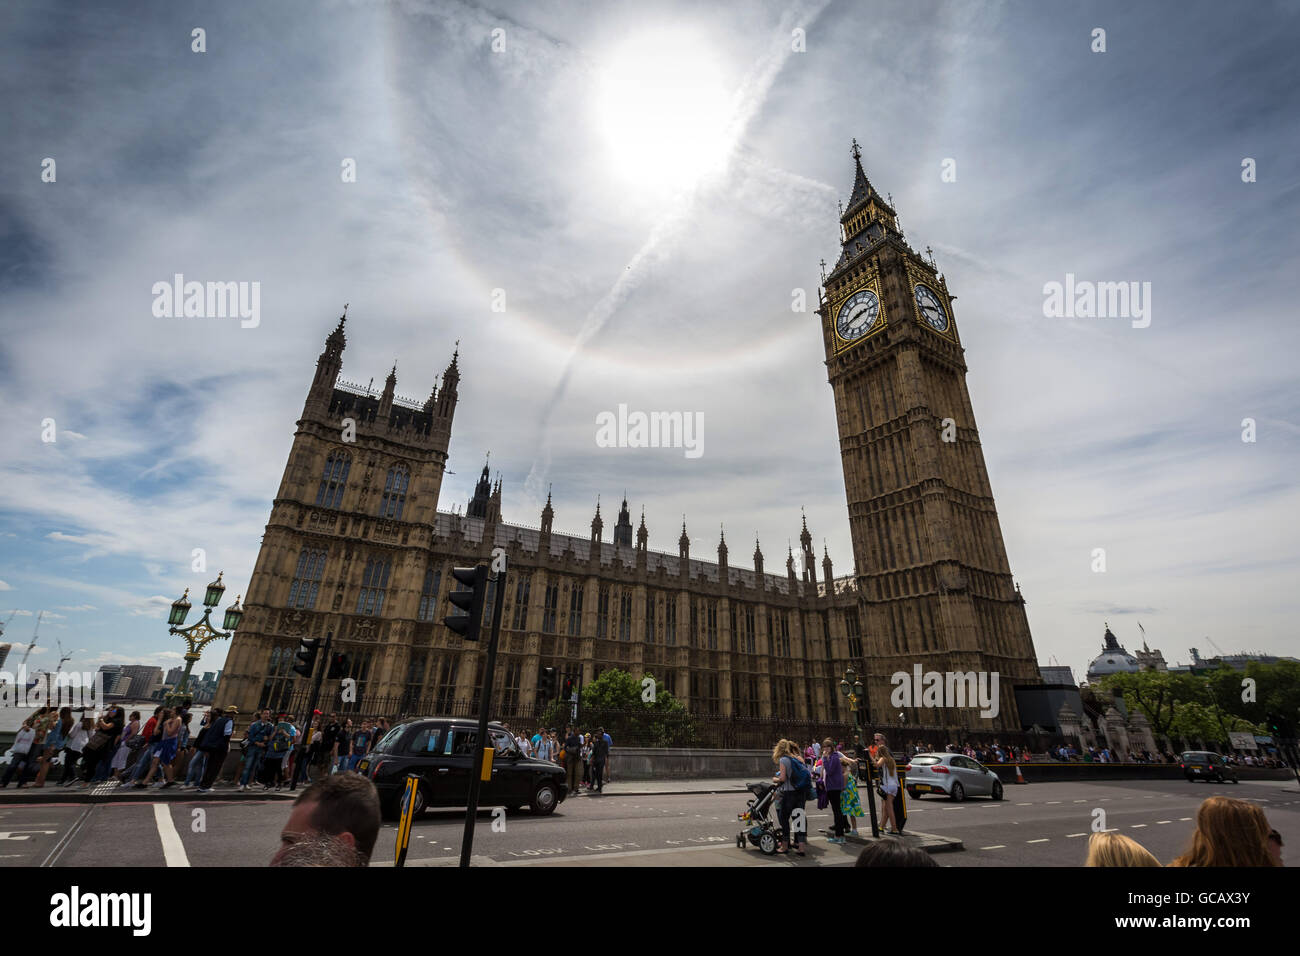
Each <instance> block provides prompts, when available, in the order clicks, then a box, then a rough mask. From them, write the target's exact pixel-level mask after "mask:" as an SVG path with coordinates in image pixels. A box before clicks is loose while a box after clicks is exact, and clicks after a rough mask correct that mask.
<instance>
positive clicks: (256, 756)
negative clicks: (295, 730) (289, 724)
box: [239, 710, 275, 790]
mask: <svg viewBox="0 0 1300 956" xmlns="http://www.w3.org/2000/svg"><path fill="white" fill-rule="evenodd" d="M273 730H275V725H274V724H272V723H271V711H270V710H264V711H262V714H261V716H260V717H258V718H257V719H256V720H254V721H253V722H252V723H251V724H249V726H248V733H247V734H246V737H247V739H248V749H247V750H245V751H244V772H243V774H241V775H240V778H239V789H240V790H247V789H248V782H249V781H250V780H251V781H253V782H256V781H257V773H258V771H259V770H261V769H262V761H263V760H264V759H266V745H267V741H268V740H270V738H271V732H272V731H273Z"/></svg>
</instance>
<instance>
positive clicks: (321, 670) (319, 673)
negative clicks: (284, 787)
mask: <svg viewBox="0 0 1300 956" xmlns="http://www.w3.org/2000/svg"><path fill="white" fill-rule="evenodd" d="M333 641H334V632H333V631H326V632H325V646H324V648H323V649H322V654H321V657H323V658H324V660H322V661H320V663H318V665H317V667H316V684H315V686H313V687H312V690H311V704H310V705H308V707H307V728H306V730H304V731H303V734H302V738H303V740H304V741H307V739H308V738H309V737H311V722H312V718H314V717H315V716H316V704H317V703H319V701H320V685H321V682H322V681H324V680H325V672H326V671H327V670H329V666H330V644H331V643H333ZM324 730H325V728H324V727H322V728H321V732H322V733H323V732H324ZM308 759H310V758H309V757H308V745H307V743H304V744H303V746H302V750H301V751H299V753H298V759H297V760H296V761H295V762H294V765H293V777H292V778H291V779H290V780H289V790H290V792H292V791H294V790H297V789H298V780H299V779H300V778H301V776H302V775H303V774H304V773H306V772H307V760H308Z"/></svg>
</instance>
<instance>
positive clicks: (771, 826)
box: [736, 783, 779, 856]
mask: <svg viewBox="0 0 1300 956" xmlns="http://www.w3.org/2000/svg"><path fill="white" fill-rule="evenodd" d="M745 789H747V790H748V791H749V792H750V793H752V794H753V795H754V799H752V800H750V801H749V803H748V805H747V806H746V808H745V812H744V813H739V814H737V817H739V819H740V822H741V824H742V825H743V826H744V829H743V830H741V831H740V832H739V833H738V834H736V846H737V847H739V848H740V849H742V850H743V849H744V848H745V840H747V839H748V840H749V842H750V843H752V844H753V845H754V846H756V847H758V848H759V849H760V850H762V851H763V852H764V853H766V854H768V855H769V856H770V855H772V854H774V853H776V845H777V843H778V842H779V836H778V830H777V826H776V821H775V820H774V819H773V818H772V817H773V814H772V804H774V803H775V802H776V784H775V783H751V784H749V785H748V786H747V787H746V788H745Z"/></svg>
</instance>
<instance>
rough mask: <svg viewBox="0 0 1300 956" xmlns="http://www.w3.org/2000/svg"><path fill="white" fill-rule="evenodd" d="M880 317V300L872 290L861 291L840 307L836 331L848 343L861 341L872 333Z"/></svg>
mask: <svg viewBox="0 0 1300 956" xmlns="http://www.w3.org/2000/svg"><path fill="white" fill-rule="evenodd" d="M879 317H880V300H879V299H878V298H876V294H875V293H874V292H872V291H871V290H870V289H859V290H858V291H857V292H855V293H853V294H852V295H851V296H849V297H848V298H847V299H845V300H844V304H843V305H841V306H840V314H839V315H838V316H837V317H836V319H835V331H836V332H838V333H839V335H840V338H842V339H843V340H844V341H846V342H852V341H853V340H854V339H860V338H862V336H864V335H866V334H867V332H868V331H870V329H871V327H872V326H874V325H875V324H876V320H877V319H878V318H879Z"/></svg>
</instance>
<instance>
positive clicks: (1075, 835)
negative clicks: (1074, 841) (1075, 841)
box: [1065, 833, 1088, 840]
mask: <svg viewBox="0 0 1300 956" xmlns="http://www.w3.org/2000/svg"><path fill="white" fill-rule="evenodd" d="M1087 835H1088V834H1086V833H1067V834H1066V835H1065V838H1066V839H1067V840H1069V839H1071V838H1072V837H1081V836H1087Z"/></svg>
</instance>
